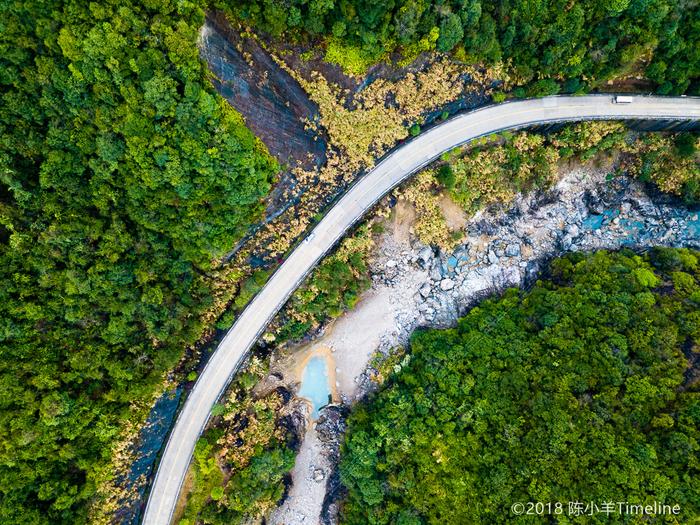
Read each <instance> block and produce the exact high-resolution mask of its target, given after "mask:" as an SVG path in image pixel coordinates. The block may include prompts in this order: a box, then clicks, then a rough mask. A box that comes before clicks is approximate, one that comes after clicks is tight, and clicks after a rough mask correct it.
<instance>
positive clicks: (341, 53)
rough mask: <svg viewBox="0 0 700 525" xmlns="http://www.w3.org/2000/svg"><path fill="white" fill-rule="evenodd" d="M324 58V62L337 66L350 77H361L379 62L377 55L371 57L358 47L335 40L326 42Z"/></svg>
mask: <svg viewBox="0 0 700 525" xmlns="http://www.w3.org/2000/svg"><path fill="white" fill-rule="evenodd" d="M324 58H325V60H326V62H330V63H331V64H338V65H339V66H340V67H342V68H343V71H345V72H346V73H348V74H350V75H362V74H363V73H365V72H366V71H367V70H368V69H369V68H370V66H372V65H373V64H375V63H377V62H378V61H379V60H380V57H379V56H377V55H371V54H369V53H367V52H366V51H364V50H363V49H361V48H359V47H356V46H353V45H350V44H345V43H343V42H342V41H340V40H338V39H335V38H331V39H330V40H329V41H328V45H327V46H326V55H325V57H324Z"/></svg>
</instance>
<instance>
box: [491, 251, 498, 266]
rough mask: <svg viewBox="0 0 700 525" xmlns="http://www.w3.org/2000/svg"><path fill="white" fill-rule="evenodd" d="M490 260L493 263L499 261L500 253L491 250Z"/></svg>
mask: <svg viewBox="0 0 700 525" xmlns="http://www.w3.org/2000/svg"><path fill="white" fill-rule="evenodd" d="M489 262H490V263H491V264H496V263H498V255H496V253H495V252H494V251H493V250H489Z"/></svg>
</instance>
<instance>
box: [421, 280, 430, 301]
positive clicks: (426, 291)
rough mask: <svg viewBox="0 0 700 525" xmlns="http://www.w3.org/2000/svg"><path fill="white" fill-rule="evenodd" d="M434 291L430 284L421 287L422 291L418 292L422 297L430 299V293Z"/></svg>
mask: <svg viewBox="0 0 700 525" xmlns="http://www.w3.org/2000/svg"><path fill="white" fill-rule="evenodd" d="M431 291H432V288H431V287H430V285H429V284H428V283H425V284H424V285H423V286H421V287H420V290H418V292H419V293H420V295H421V296H423V297H425V298H428V297H429V296H430V292H431Z"/></svg>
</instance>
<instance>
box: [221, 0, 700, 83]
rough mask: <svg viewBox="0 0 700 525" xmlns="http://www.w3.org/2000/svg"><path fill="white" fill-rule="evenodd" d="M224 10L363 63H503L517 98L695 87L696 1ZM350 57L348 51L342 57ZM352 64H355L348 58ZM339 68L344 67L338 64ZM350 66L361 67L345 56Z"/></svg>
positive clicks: (261, 4)
mask: <svg viewBox="0 0 700 525" xmlns="http://www.w3.org/2000/svg"><path fill="white" fill-rule="evenodd" d="M221 4H222V5H223V6H224V8H225V9H227V10H228V12H230V13H232V14H233V15H234V16H235V17H236V18H238V19H239V20H242V21H244V22H247V23H250V24H253V25H254V26H256V27H257V28H259V29H262V30H263V31H265V32H268V33H271V34H272V35H274V36H280V35H284V36H285V37H287V38H290V37H291V38H295V39H307V38H312V39H319V38H323V37H330V36H331V35H332V38H331V40H330V42H331V44H330V45H331V46H337V45H338V42H339V41H340V42H343V44H344V46H352V47H353V48H359V49H360V50H361V53H362V54H363V55H364V56H367V57H377V58H380V57H384V56H386V55H387V54H388V53H391V52H393V51H396V50H398V51H400V52H402V53H403V54H404V55H405V56H406V57H407V58H409V59H410V58H412V57H414V56H415V55H416V54H417V53H419V52H421V51H439V52H450V51H451V52H453V53H454V54H455V56H457V57H458V58H460V59H461V60H464V61H465V62H468V63H487V64H494V63H498V62H504V63H506V64H508V68H509V70H510V71H511V72H512V73H513V75H514V77H515V79H516V84H526V87H525V88H522V89H521V91H522V93H521V94H522V95H527V96H541V95H546V94H553V93H556V92H558V91H559V90H560V89H563V90H564V91H566V92H570V93H574V92H578V91H582V90H586V89H589V88H591V87H600V86H604V85H606V83H607V82H608V81H609V80H611V79H617V78H628V77H634V76H640V75H644V76H646V78H647V79H648V80H650V81H652V82H653V83H654V85H655V86H656V89H657V90H658V92H660V93H663V94H669V93H683V92H685V91H686V90H690V92H691V93H697V92H698V89H699V88H700V84H698V78H699V77H700V29H698V26H697V24H696V23H695V22H696V21H697V20H698V19H700V4H696V3H693V4H691V5H686V4H682V3H679V2H676V1H674V0H651V1H648V2H635V1H630V0H613V1H608V0H596V1H585V2H584V1H570V0H556V1H553V2H548V3H546V4H545V3H541V2H538V3H533V2H530V1H529V0H510V1H507V2H485V1H482V0H448V1H442V0H441V1H437V0H431V1H417V0H399V1H397V2H375V3H373V4H372V5H369V4H368V3H367V2H364V1H362V0H347V1H345V2H335V3H334V2H325V1H322V0H319V1H311V2H307V1H306V0H292V1H288V0H252V1H250V0H245V1H243V0H222V1H221ZM348 55H349V54H348ZM349 60H352V59H349ZM339 61H341V63H342V62H343V60H342V59H340V60H339ZM350 63H351V64H352V67H353V69H354V68H355V67H359V66H360V65H361V64H362V63H363V61H356V60H352V61H351V62H350Z"/></svg>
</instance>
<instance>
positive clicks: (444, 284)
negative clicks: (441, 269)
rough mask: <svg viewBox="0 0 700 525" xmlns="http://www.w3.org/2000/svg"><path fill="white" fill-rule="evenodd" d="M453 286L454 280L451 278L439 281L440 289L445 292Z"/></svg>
mask: <svg viewBox="0 0 700 525" xmlns="http://www.w3.org/2000/svg"><path fill="white" fill-rule="evenodd" d="M454 287H455V282H454V281H453V280H452V279H443V280H442V281H440V290H442V291H444V292H446V291H448V290H452V288H454Z"/></svg>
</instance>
